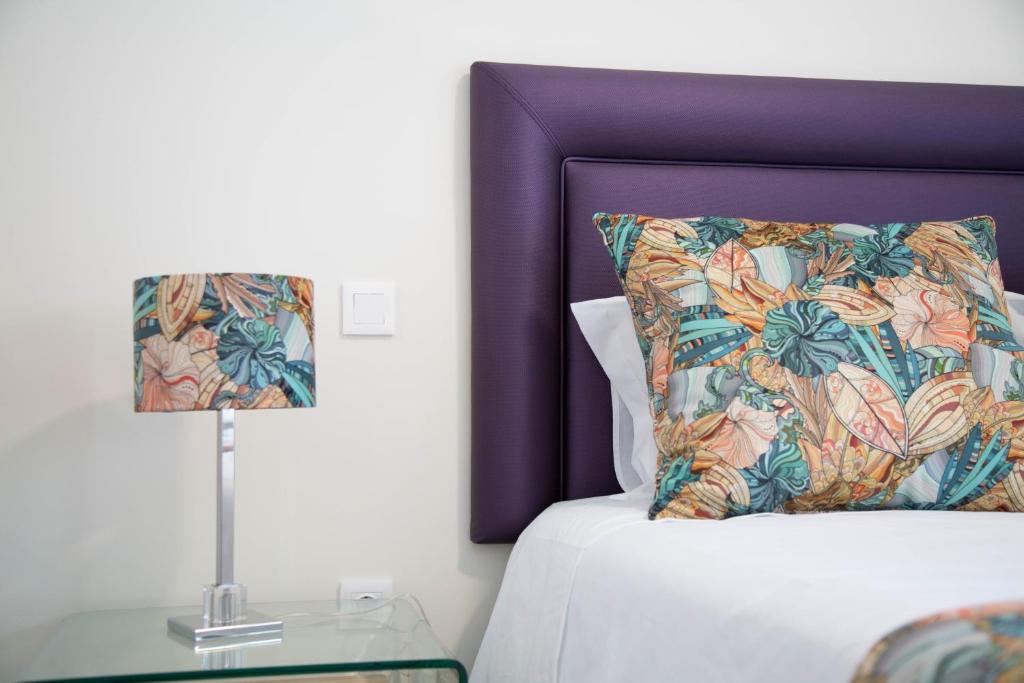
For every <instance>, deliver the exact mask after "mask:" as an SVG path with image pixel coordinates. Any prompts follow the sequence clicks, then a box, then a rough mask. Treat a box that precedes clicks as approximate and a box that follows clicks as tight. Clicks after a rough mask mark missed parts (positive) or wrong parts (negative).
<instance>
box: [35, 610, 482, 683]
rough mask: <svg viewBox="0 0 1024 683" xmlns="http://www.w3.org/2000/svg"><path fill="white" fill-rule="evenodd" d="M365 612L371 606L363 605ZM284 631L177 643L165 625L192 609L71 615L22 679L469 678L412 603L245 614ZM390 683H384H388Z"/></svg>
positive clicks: (178, 638) (176, 638)
mask: <svg viewBox="0 0 1024 683" xmlns="http://www.w3.org/2000/svg"><path fill="white" fill-rule="evenodd" d="M370 603H372V604H370ZM249 609H251V610H257V611H259V612H262V613H263V614H266V615H268V616H271V617H276V618H278V619H281V620H282V621H283V622H284V632H283V633H279V634H275V635H274V636H270V637H268V636H264V637H263V638H262V639H258V638H255V639H251V640H243V639H236V638H231V639H226V638H225V639H215V640H213V641H205V642H203V643H194V642H193V641H191V640H184V639H181V638H180V637H178V636H177V635H172V634H169V633H168V631H167V618H168V617H172V616H180V615H187V614H194V613H196V612H198V611H199V610H198V608H197V607H160V608H147V609H130V610H105V611H100V612H81V613H79V614H72V615H71V616H69V617H68V618H67V619H65V620H64V622H63V623H61V625H60V627H59V628H58V629H57V632H56V633H55V634H54V636H53V637H52V638H51V639H50V640H49V642H48V643H47V644H46V646H45V647H44V648H43V649H42V650H41V651H40V653H39V655H38V656H37V657H36V660H35V662H34V663H33V664H32V666H31V667H30V668H29V669H28V671H26V672H25V674H24V675H23V676H22V680H25V681H54V680H65V681H66V680H94V681H95V680H103V681H112V680H135V681H138V680H145V681H171V680H196V679H212V678H225V677H231V678H234V677H258V676H281V675H285V674H289V675H302V674H317V673H319V674H323V673H332V672H374V671H380V672H383V671H397V670H427V669H435V670H447V672H446V675H450V678H443V677H442V678H440V679H438V680H452V681H456V680H459V681H465V680H466V672H465V669H464V668H463V667H462V665H461V664H460V663H459V662H458V661H457V660H455V659H454V658H453V657H452V655H451V653H449V652H448V651H447V650H446V649H445V647H444V646H443V645H441V643H440V642H439V641H438V639H437V636H435V635H434V632H433V629H431V627H430V623H429V622H428V621H427V620H426V617H425V616H424V615H423V611H422V610H421V609H420V607H419V604H418V603H417V602H416V601H415V599H414V598H410V597H406V596H398V597H396V598H395V599H393V600H387V601H377V600H374V601H369V600H364V601H353V602H348V603H345V604H344V605H342V606H341V607H340V608H339V606H338V605H336V604H335V603H334V602H291V603H265V604H261V605H260V604H252V605H249ZM385 680H387V679H385Z"/></svg>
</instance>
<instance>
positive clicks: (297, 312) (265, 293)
mask: <svg viewBox="0 0 1024 683" xmlns="http://www.w3.org/2000/svg"><path fill="white" fill-rule="evenodd" d="M134 320H135V325H134V332H135V335H134V336H135V410H136V412H169V411H178V410H221V409H227V408H231V409H248V408H307V407H312V406H314V405H316V378H315V370H314V361H313V283H312V281H311V280H307V279H306V278H301V277H293V276H289V275H266V274H256V273H187V274H181V275H159V276H155V277H144V278H141V279H138V280H136V281H135V311H134Z"/></svg>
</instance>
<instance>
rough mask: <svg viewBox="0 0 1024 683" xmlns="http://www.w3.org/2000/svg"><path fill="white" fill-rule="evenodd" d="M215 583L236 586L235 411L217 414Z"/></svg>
mask: <svg viewBox="0 0 1024 683" xmlns="http://www.w3.org/2000/svg"><path fill="white" fill-rule="evenodd" d="M217 453H218V455H219V457H218V458H217V583H218V584H225V583H234V582H235V410H234V408H225V409H223V410H220V411H218V412H217Z"/></svg>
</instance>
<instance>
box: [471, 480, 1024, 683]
mask: <svg viewBox="0 0 1024 683" xmlns="http://www.w3.org/2000/svg"><path fill="white" fill-rule="evenodd" d="M648 494H649V492H637V493H634V494H621V495H620V496H611V497H604V498H590V499H586V500H577V501H570V502H565V503H558V504H556V505H553V506H551V507H550V508H548V510H546V511H545V512H544V513H543V514H541V515H540V516H539V517H538V518H537V519H536V520H535V521H534V522H533V523H532V524H531V525H530V527H529V528H528V529H527V530H526V531H524V532H523V534H522V536H521V537H520V539H519V541H518V542H517V543H516V546H515V549H514V550H513V551H512V556H511V557H510V559H509V565H508V569H507V570H506V572H505V579H504V583H503V584H502V587H501V592H500V593H499V595H498V600H497V603H496V605H495V608H494V613H493V614H492V616H491V621H490V624H489V626H488V628H487V633H486V634H485V636H484V640H483V643H482V645H481V649H480V653H479V655H478V657H477V660H476V666H475V667H474V669H473V673H472V676H471V679H470V680H471V683H498V682H502V683H504V682H513V681H514V682H517V683H518V682H524V683H525V682H528V683H553V682H555V681H559V682H560V683H583V682H587V683H591V682H598V681H614V682H615V683H623V682H632V681H638V682H640V681H652V682H661V681H709V682H711V681H728V682H731V681H737V682H740V681H742V682H744V683H746V682H748V681H759V682H768V681H782V682H785V683H791V682H793V681H815V682H821V683H826V682H828V681H848V680H849V678H850V676H851V675H852V674H853V672H854V670H855V669H856V666H857V664H858V663H859V661H860V659H861V658H862V657H863V656H864V654H865V653H866V652H867V650H868V648H869V647H870V646H871V645H872V644H873V643H874V642H875V641H876V640H878V639H879V638H881V637H882V636H883V635H885V634H886V633H887V632H889V631H891V630H892V629H894V628H896V627H897V626H900V625H902V624H904V623H905V622H908V621H910V620H913V619H915V618H918V617H922V616H925V615H928V614H931V613H933V612H936V611H939V610H944V609H948V608H952V607H959V606H966V605H974V604H979V603H986V602H993V601H998V600H1012V599H1024V514H1008V513H988V512H921V511H907V512H904V511H879V512H849V513H845V512H844V513H829V514H816V515H775V514H763V515H752V516H747V517H737V518H733V519H729V520H724V521H707V520H664V521H657V522H649V521H647V518H646V511H647V505H648V503H649V500H650V496H649V495H648Z"/></svg>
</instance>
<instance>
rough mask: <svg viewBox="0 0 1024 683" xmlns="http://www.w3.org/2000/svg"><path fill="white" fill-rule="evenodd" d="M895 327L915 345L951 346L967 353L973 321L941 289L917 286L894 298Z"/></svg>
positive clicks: (899, 333) (898, 332) (906, 339)
mask: <svg viewBox="0 0 1024 683" xmlns="http://www.w3.org/2000/svg"><path fill="white" fill-rule="evenodd" d="M893 308H895V309H896V316H895V317H894V318H893V319H892V326H893V329H895V330H896V334H897V335H899V338H900V339H902V340H903V341H907V342H910V343H911V344H912V345H913V346H914V347H915V348H921V347H922V346H948V347H950V348H953V349H956V350H957V351H958V352H960V353H967V349H968V348H969V347H970V345H971V337H970V334H969V332H970V329H971V324H970V321H969V320H968V319H967V314H966V313H964V311H963V309H961V308H960V307H959V306H958V305H957V303H956V302H955V301H954V300H953V299H952V298H950V297H948V296H946V295H944V294H939V293H938V292H932V291H926V290H915V291H912V292H910V293H909V294H901V295H899V296H897V297H895V298H894V299H893Z"/></svg>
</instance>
